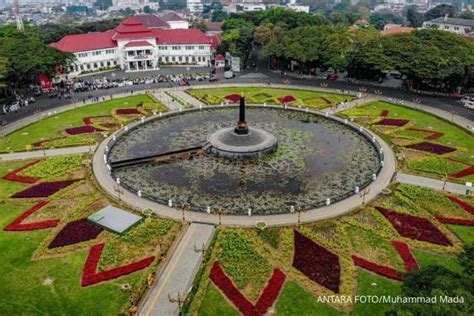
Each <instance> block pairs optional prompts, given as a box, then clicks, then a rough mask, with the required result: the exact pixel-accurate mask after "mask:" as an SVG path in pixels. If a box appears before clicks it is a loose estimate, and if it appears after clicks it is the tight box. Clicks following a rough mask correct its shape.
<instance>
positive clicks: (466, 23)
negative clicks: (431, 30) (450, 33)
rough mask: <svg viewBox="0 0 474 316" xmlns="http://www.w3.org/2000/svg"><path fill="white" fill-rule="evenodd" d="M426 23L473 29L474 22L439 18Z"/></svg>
mask: <svg viewBox="0 0 474 316" xmlns="http://www.w3.org/2000/svg"><path fill="white" fill-rule="evenodd" d="M426 22H429V23H442V24H452V25H459V26H469V27H474V20H468V19H459V18H446V17H439V18H436V19H433V20H429V21H426Z"/></svg>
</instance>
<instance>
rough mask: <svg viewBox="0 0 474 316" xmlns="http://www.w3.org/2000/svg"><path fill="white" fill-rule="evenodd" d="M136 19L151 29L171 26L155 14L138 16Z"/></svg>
mask: <svg viewBox="0 0 474 316" xmlns="http://www.w3.org/2000/svg"><path fill="white" fill-rule="evenodd" d="M134 18H135V19H136V20H137V21H139V22H141V23H142V24H143V25H145V26H146V27H150V28H169V27H170V26H169V24H168V23H166V22H165V21H163V20H162V19H160V18H159V17H158V16H156V15H154V14H138V15H135V16H134Z"/></svg>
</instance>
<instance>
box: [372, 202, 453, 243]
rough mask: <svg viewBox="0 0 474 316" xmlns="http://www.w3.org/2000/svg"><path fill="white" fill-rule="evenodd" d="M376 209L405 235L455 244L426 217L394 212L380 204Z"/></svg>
mask: <svg viewBox="0 0 474 316" xmlns="http://www.w3.org/2000/svg"><path fill="white" fill-rule="evenodd" d="M376 209H377V210H378V211H379V212H380V213H382V215H384V216H385V217H386V218H387V219H388V220H389V221H390V223H391V224H392V225H393V227H394V228H395V229H396V230H397V231H398V233H399V234H400V235H402V236H403V237H407V238H411V239H415V240H420V241H426V242H430V243H433V244H438V245H443V246H452V245H453V244H452V243H451V241H450V240H449V239H448V238H447V237H446V236H445V235H444V234H443V233H442V232H441V231H440V230H439V229H438V228H437V227H436V226H435V225H433V224H432V223H431V222H430V221H429V220H427V219H425V218H421V217H417V216H412V215H408V214H402V213H398V212H394V211H391V210H388V209H386V208H383V207H379V206H377V207H376Z"/></svg>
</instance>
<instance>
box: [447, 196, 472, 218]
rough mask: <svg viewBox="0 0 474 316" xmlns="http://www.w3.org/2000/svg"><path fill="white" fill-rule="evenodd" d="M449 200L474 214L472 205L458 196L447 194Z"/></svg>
mask: <svg viewBox="0 0 474 316" xmlns="http://www.w3.org/2000/svg"><path fill="white" fill-rule="evenodd" d="M447 198H448V199H449V200H450V201H451V202H453V203H456V204H457V205H459V206H460V207H462V208H463V209H464V210H465V211H466V212H469V213H471V214H473V215H474V207H473V206H471V205H469V204H468V203H467V202H464V201H463V200H461V199H460V198H458V197H455V196H452V195H449V196H448V197H447Z"/></svg>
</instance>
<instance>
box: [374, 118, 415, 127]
mask: <svg viewBox="0 0 474 316" xmlns="http://www.w3.org/2000/svg"><path fill="white" fill-rule="evenodd" d="M408 122H409V121H408V120H404V119H391V118H384V119H382V120H380V121H378V122H377V123H375V124H376V125H386V126H403V125H405V124H407V123H408Z"/></svg>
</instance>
